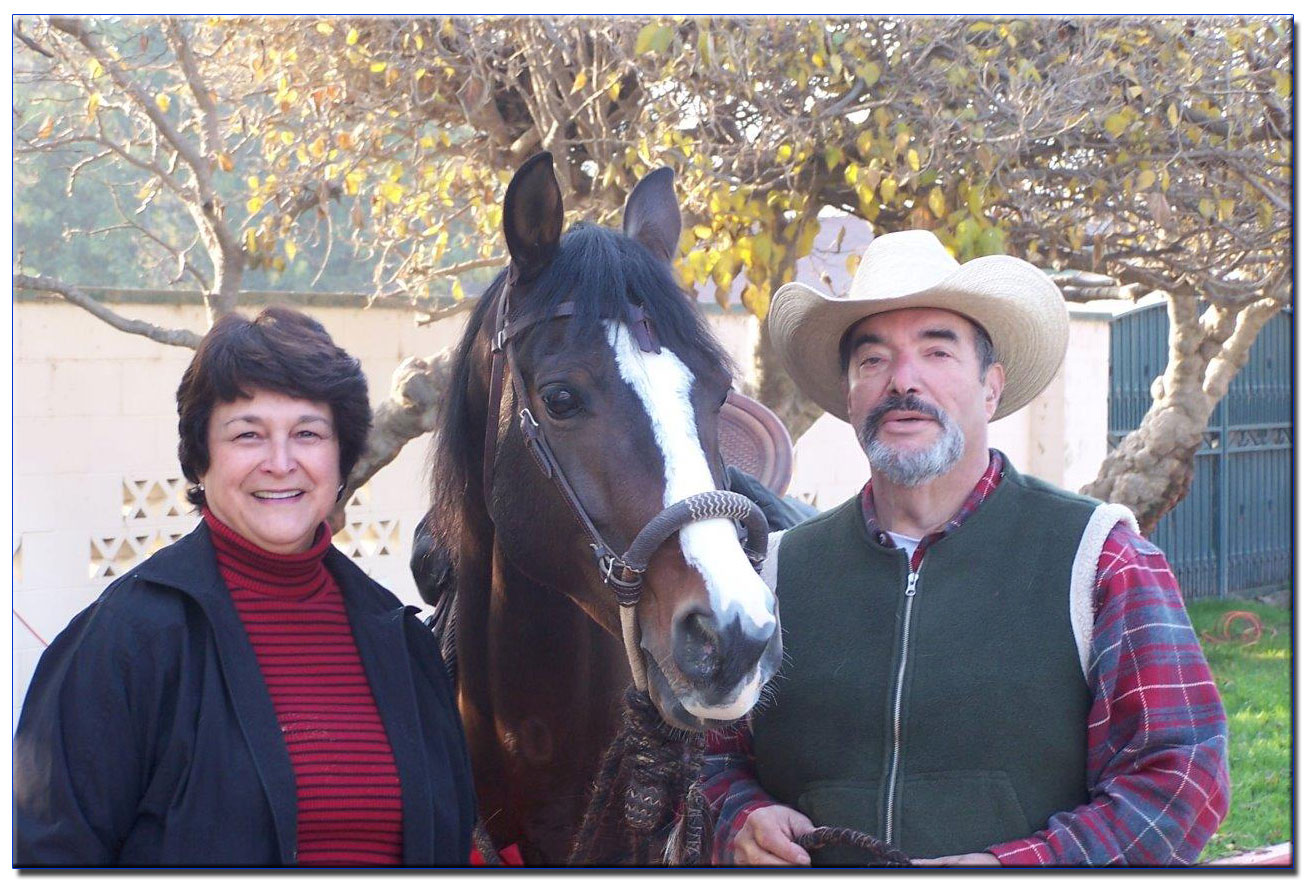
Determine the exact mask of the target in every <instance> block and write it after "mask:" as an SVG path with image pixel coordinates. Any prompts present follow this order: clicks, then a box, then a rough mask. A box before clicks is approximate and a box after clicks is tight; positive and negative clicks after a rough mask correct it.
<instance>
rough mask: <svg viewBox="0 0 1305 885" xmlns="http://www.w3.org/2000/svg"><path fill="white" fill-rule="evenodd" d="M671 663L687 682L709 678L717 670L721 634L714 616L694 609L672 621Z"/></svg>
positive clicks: (714, 675) (696, 681) (720, 662)
mask: <svg viewBox="0 0 1305 885" xmlns="http://www.w3.org/2000/svg"><path fill="white" fill-rule="evenodd" d="M674 643H675V665H676V666H677V667H679V668H680V672H681V673H683V674H684V675H685V677H686V678H688V679H689V681H691V682H695V683H704V682H713V681H715V679H716V676H717V674H718V673H719V672H720V668H721V664H722V663H723V657H722V655H721V637H720V632H719V630H718V629H717V627H716V619H715V618H714V617H712V616H711V615H705V614H701V613H699V612H694V613H692V614H689V615H686V616H684V617H683V618H681V619H680V620H679V621H678V622H676V624H675V635H674Z"/></svg>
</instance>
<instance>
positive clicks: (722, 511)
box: [483, 268, 768, 691]
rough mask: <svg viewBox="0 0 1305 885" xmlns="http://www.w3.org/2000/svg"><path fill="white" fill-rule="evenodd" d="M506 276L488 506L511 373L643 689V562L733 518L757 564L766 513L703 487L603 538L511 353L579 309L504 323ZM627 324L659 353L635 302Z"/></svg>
mask: <svg viewBox="0 0 1305 885" xmlns="http://www.w3.org/2000/svg"><path fill="white" fill-rule="evenodd" d="M508 274H509V275H508V278H507V281H506V283H505V284H504V287H503V292H502V294H501V295H500V296H499V302H498V305H497V312H496V319H495V322H494V337H493V339H492V340H491V344H490V351H491V353H492V354H493V362H492V365H491V367H490V390H489V409H488V411H487V413H486V416H485V457H484V473H483V485H484V493H485V509H486V511H489V512H492V511H491V508H490V493H491V490H492V488H493V483H494V454H495V451H496V449H497V447H498V424H499V420H498V419H499V414H500V412H501V410H502V405H503V379H504V377H505V376H507V377H510V378H511V379H512V389H513V390H514V392H515V394H516V401H517V405H518V407H519V409H520V410H519V411H518V412H517V418H518V423H519V426H520V429H521V435H522V436H523V437H524V438H525V441H526V447H527V448H528V449H529V450H530V454H531V455H532V456H533V457H534V460H535V464H536V465H537V466H538V467H539V469H540V471H541V472H542V473H543V474H544V476H546V477H548V478H549V479H551V480H552V481H553V483H554V485H556V486H557V488H558V491H560V492H561V494H562V499H563V500H564V501H566V503H567V505H568V506H569V507H570V508H571V512H572V514H573V515H574V516H575V518H576V521H577V522H579V524H580V528H581V529H583V530H584V533H585V535H586V536H588V539H589V546H590V547H591V548H592V549H593V551H594V560H595V562H596V564H597V567H598V572H599V575H600V576H601V577H602V579H603V583H604V584H607V585H608V586H609V587H611V588H612V592H613V593H614V594H615V595H616V601H617V603H619V605H620V611H621V638H622V641H623V642H624V644H625V652H626V656H627V657H628V658H629V660H630V671H631V674H632V675H633V676H634V684H635V688H637V689H638V690H640V691H647V689H648V678H647V673H646V671H645V668H644V665H643V657H642V655H641V654H640V653H639V633H638V623H637V620H636V618H635V607H636V606H637V605H638V604H639V597H640V595H641V594H642V591H643V577H644V573H645V572H646V571H647V569H648V560H649V559H651V558H652V555H653V553H654V552H655V551H656V550H657V548H658V547H660V546H661V545H662V544H663V543H664V542H665V541H666V540H667V539H668V538H669V537H670V536H671V535H672V534H674V533H675V532H677V531H679V530H680V529H681V528H683V527H684V526H686V525H688V524H689V523H693V522H699V521H702V520H707V519H733V520H738V521H741V522H742V523H743V526H744V528H745V529H746V531H747V539H746V541H745V542H744V543H743V552H744V554H745V555H746V556H747V557H748V560H749V561H750V562H751V563H752V567H753V568H754V569H758V570H760V568H761V563H762V561H763V560H764V559H765V558H766V542H767V532H768V525H767V523H766V517H765V516H764V515H763V514H762V512H761V508H759V507H758V506H757V505H756V503H755V502H753V501H752V500H751V499H750V498H747V497H745V496H743V495H740V494H738V493H737V492H731V491H727V490H725V489H713V490H712V491H709V492H700V493H698V494H696V495H690V496H689V497H687V498H685V499H683V500H681V501H677V502H676V503H674V504H672V505H671V506H669V507H667V508H665V509H664V510H662V511H661V512H660V513H658V514H657V515H656V516H654V517H653V518H652V519H651V520H649V522H648V524H647V525H645V526H644V527H643V529H641V530H640V531H639V534H638V535H636V536H635V539H634V541H633V542H632V543H631V544H630V548H629V549H628V550H627V551H626V552H625V553H624V554H617V553H616V552H615V548H613V547H612V546H611V545H610V544H608V543H607V542H606V541H605V540H604V539H603V536H602V534H601V533H600V532H599V531H598V527H597V526H595V525H594V523H593V520H591V519H590V518H589V514H588V513H586V512H585V508H584V504H582V503H581V501H580V497H579V495H577V494H576V492H575V489H574V488H573V487H572V486H571V483H570V482H569V481H568V480H567V478H566V474H565V472H564V471H563V470H562V465H561V462H559V461H558V460H557V458H556V456H555V455H554V454H553V449H552V447H551V446H550V445H549V444H548V439H547V438H546V437H545V436H544V429H543V427H541V426H540V424H539V422H538V421H537V420H535V416H534V413H533V412H531V410H530V399H529V396H528V393H527V389H526V383H525V379H524V378H523V377H522V376H521V370H520V367H519V366H518V365H517V360H516V352H515V349H514V347H513V342H514V340H515V339H516V338H517V337H518V336H519V335H520V334H521V333H522V332H524V331H526V330H527V329H529V328H531V327H533V326H535V325H537V324H539V323H543V322H547V321H549V320H556V319H564V318H566V317H569V316H573V315H574V314H575V312H576V305H575V302H573V301H564V302H562V303H561V304H559V305H558V306H557V307H555V308H553V310H552V311H550V312H548V313H546V314H543V315H541V316H537V317H524V318H520V319H517V320H515V321H513V322H509V321H508V309H509V304H508V302H509V300H510V295H511V293H512V288H513V286H514V284H516V283H518V282H520V280H519V279H518V278H517V276H516V268H511V269H510V270H509V272H508ZM630 327H631V330H632V332H633V334H634V337H635V340H636V341H637V342H638V343H639V347H640V349H641V350H643V351H644V352H645V353H660V352H661V346H660V345H659V344H658V342H657V337H656V332H655V330H654V329H653V325H652V319H651V317H649V316H648V315H647V313H645V312H644V309H643V308H642V307H641V306H639V305H635V306H634V307H633V308H632V316H631V317H630Z"/></svg>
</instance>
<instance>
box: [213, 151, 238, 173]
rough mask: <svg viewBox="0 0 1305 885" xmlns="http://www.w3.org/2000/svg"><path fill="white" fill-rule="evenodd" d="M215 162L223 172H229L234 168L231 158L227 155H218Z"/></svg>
mask: <svg viewBox="0 0 1305 885" xmlns="http://www.w3.org/2000/svg"><path fill="white" fill-rule="evenodd" d="M217 160H218V168H219V169H221V170H222V171H223V172H230V171H231V170H232V169H234V168H236V164H235V163H233V162H232V161H231V157H230V156H229V155H228V154H218V158H217Z"/></svg>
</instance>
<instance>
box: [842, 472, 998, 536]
mask: <svg viewBox="0 0 1305 885" xmlns="http://www.w3.org/2000/svg"><path fill="white" fill-rule="evenodd" d="M1005 467H1006V461H1005V456H1003V455H1002V453H1001V452H999V451H997V450H996V449H988V469H987V470H985V471H984V472H983V476H981V477H979V481H978V482H977V483H975V485H974V488H973V489H971V490H970V493H969V494H968V495H967V496H966V497H965V500H964V501H963V502H962V503H961V506H960V507H959V508H958V509H957V510H956V512H955V513H954V514H952V517H951V518H950V519H949V520H947V524H946V525H944V526H943V527H942V528H941V529H939V530H938V531H936V532H933V533H932V534H930V535H928V536H927V537H928V538H929V539H936V538H938V537H940V536H942V535H946V534H948V533H949V532H953V531H955V530H956V529H957V528H959V527H960V525H961V523H963V522H965V520H966V518H968V517H969V515H970V514H971V513H973V512H974V511H975V510H978V509H979V505H980V504H982V503H983V502H984V501H985V500H987V498H988V496H989V495H991V494H992V493H993V491H994V490H995V489H996V488H997V486H998V485H999V484H1000V483H1001V477H1002V473H1003V471H1004V470H1005ZM861 513H862V515H863V516H864V517H865V526H866V531H868V532H869V533H870V537H872V538H874V539H875V541H876V542H877V543H879V544H882V545H883V546H885V547H895V546H896V545H895V544H894V543H893V539H892V538H891V537H889V535H888V532H887V531H885V530H884V528H883V527H882V526H881V525H880V524H879V518H878V515H877V514H876V513H875V500H874V478H873V477H871V478H870V479H869V480H867V481H866V484H865V487H864V488H862V489H861Z"/></svg>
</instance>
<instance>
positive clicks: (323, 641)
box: [204, 508, 403, 866]
mask: <svg viewBox="0 0 1305 885" xmlns="http://www.w3.org/2000/svg"><path fill="white" fill-rule="evenodd" d="M204 521H205V522H206V523H207V524H208V527H209V532H210V534H211V535H212V538H213V547H214V549H215V550H216V551H217V564H218V570H219V571H220V572H221V573H222V578H223V580H225V581H226V584H227V587H228V588H230V590H231V600H232V602H234V603H235V606H236V611H237V613H239V615H240V620H241V621H242V622H243V623H244V625H245V631H246V632H247V633H248V634H249V641H250V643H252V645H253V646H254V654H255V656H256V657H257V658H258V665H259V667H260V668H261V669H262V671H263V680H264V681H265V682H266V683H267V689H268V692H269V693H270V694H271V696H272V706H273V707H274V708H275V709H276V717H277V720H278V721H279V722H280V724H281V734H282V736H283V737H284V738H285V742H286V748H287V749H288V750H289V751H290V763H291V765H292V766H293V767H294V773H295V788H296V793H297V799H298V804H299V832H298V846H299V847H298V855H297V857H298V862H299V864H300V865H301V866H367V865H372V864H378V865H379V864H401V863H402V862H403V807H402V802H401V798H402V797H401V794H400V791H399V773H398V769H397V768H396V767H395V764H394V753H393V750H392V749H391V746H390V740H389V737H388V735H386V733H385V726H384V724H383V723H382V722H381V717H380V713H379V712H378V711H377V709H376V700H375V698H374V697H373V696H372V690H371V686H370V685H369V684H368V682H367V675H366V673H365V672H364V671H363V665H362V659H361V658H360V657H359V656H358V645H357V643H356V642H355V641H354V638H353V632H352V631H351V630H350V628H349V619H348V617H347V616H346V614H345V610H344V597H343V596H342V595H341V593H340V588H339V586H338V585H337V584H336V582H335V579H334V578H333V577H332V576H331V573H330V572H329V571H328V570H327V568H326V565H325V563H324V561H323V560H324V558H325V556H326V551H327V549H328V548H329V547H330V546H331V534H330V532H329V531H328V530H327V527H326V525H325V524H323V525H322V526H321V527H320V528H319V529H318V531H317V536H316V537H315V539H314V541H313V545H312V547H311V548H309V549H308V550H307V551H305V552H303V553H295V554H289V555H283V554H277V553H270V552H268V551H266V550H264V549H262V548H261V547H258V546H257V545H255V544H253V543H251V542H250V541H248V540H246V539H244V538H242V537H241V536H240V535H238V534H236V533H235V531H233V530H232V529H230V528H228V527H227V526H226V525H224V524H223V523H222V522H221V521H219V520H218V518H217V517H215V516H214V515H213V514H212V512H211V511H209V510H208V508H205V509H204Z"/></svg>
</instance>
